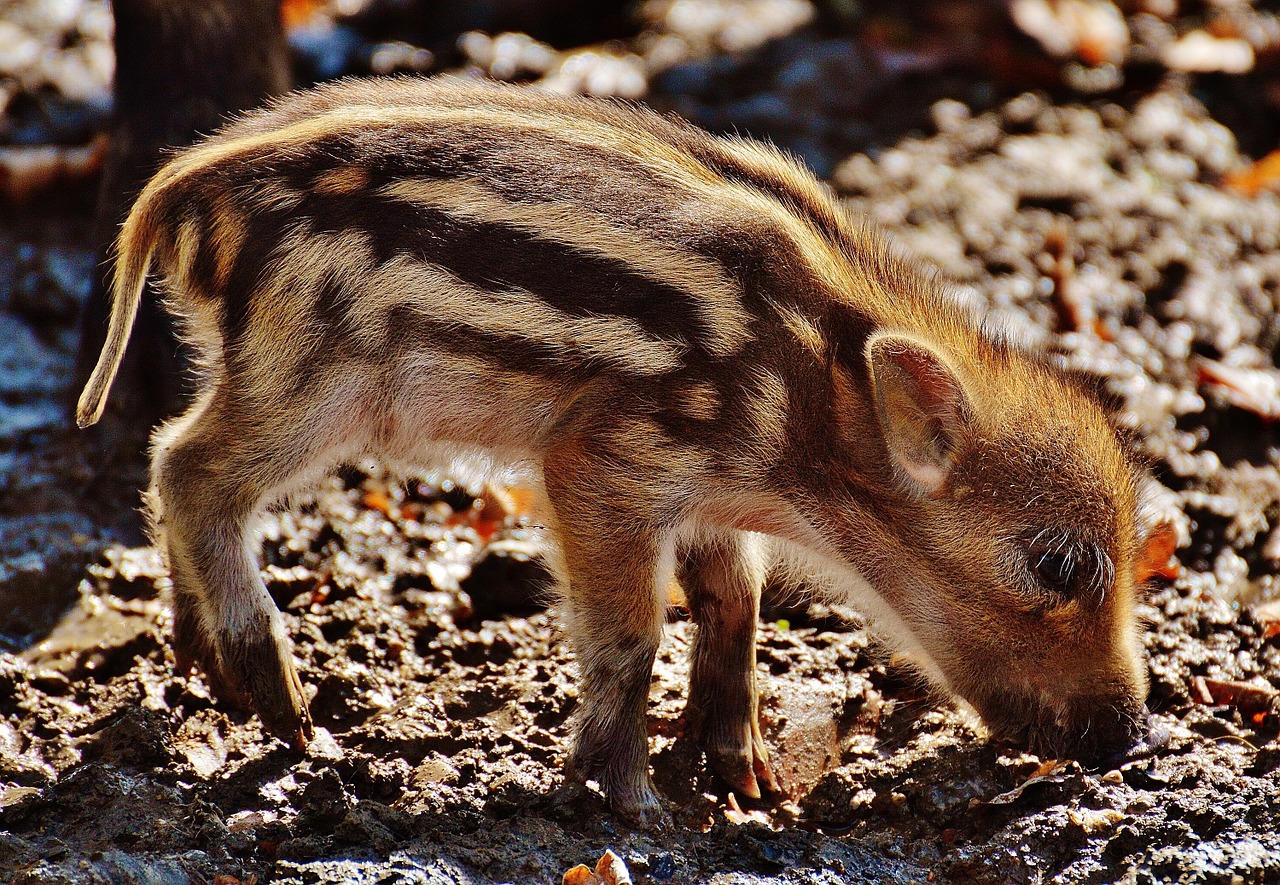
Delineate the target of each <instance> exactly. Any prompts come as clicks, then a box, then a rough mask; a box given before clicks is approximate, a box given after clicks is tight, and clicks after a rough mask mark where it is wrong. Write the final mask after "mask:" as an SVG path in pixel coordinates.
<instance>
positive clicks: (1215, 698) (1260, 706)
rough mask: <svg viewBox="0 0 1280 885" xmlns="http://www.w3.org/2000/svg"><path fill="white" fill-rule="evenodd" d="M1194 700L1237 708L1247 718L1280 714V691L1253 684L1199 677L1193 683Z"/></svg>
mask: <svg viewBox="0 0 1280 885" xmlns="http://www.w3.org/2000/svg"><path fill="white" fill-rule="evenodd" d="M1192 698H1193V699H1194V700H1196V701H1197V702H1199V703H1202V704H1205V705H1207V706H1208V705H1212V706H1216V707H1235V708H1236V709H1237V710H1239V711H1240V712H1241V713H1242V714H1244V715H1245V716H1251V717H1257V716H1259V715H1261V716H1265V715H1266V714H1268V713H1280V691H1276V690H1275V689H1274V688H1271V687H1270V686H1259V685H1254V684H1253V683H1251V682H1224V681H1221V680H1217V679H1206V678H1205V677H1203V676H1197V677H1196V678H1195V679H1194V680H1193V682H1192ZM1206 699H1207V700H1206Z"/></svg>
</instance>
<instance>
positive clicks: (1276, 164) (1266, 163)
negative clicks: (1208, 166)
mask: <svg viewBox="0 0 1280 885" xmlns="http://www.w3.org/2000/svg"><path fill="white" fill-rule="evenodd" d="M1222 183H1223V185H1225V186H1226V187H1227V188H1229V189H1231V190H1233V191H1235V192H1236V193H1239V194H1243V195H1244V196H1246V197H1256V196H1257V195H1258V194H1260V193H1261V192H1262V191H1264V190H1277V189H1280V150H1276V151H1272V152H1271V153H1269V154H1267V155H1266V156H1265V157H1263V158H1262V159H1260V160H1257V161H1255V162H1254V163H1253V165H1252V166H1250V167H1249V168H1247V169H1243V170H1241V171H1240V172H1232V173H1229V174H1228V175H1226V176H1225V177H1224V178H1223V179H1222Z"/></svg>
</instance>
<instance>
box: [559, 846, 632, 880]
mask: <svg viewBox="0 0 1280 885" xmlns="http://www.w3.org/2000/svg"><path fill="white" fill-rule="evenodd" d="M560 883H561V885H632V882H631V871H630V870H628V869H627V865H626V864H625V863H623V861H622V858H620V857H618V855H616V854H615V853H614V852H613V849H611V848H610V849H606V850H605V853H604V855H603V856H602V857H601V858H600V860H598V861H596V868H595V869H594V870H593V869H591V868H590V867H589V866H587V865H586V864H578V865H577V866H576V867H574V868H573V869H571V870H569V871H568V872H567V873H565V874H564V876H563V877H562V878H561V880H560Z"/></svg>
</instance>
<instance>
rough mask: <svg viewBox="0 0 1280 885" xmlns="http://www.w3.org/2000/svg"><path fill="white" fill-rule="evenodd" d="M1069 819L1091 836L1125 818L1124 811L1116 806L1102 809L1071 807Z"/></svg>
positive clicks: (1068, 814)
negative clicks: (1115, 807) (1118, 809)
mask: <svg viewBox="0 0 1280 885" xmlns="http://www.w3.org/2000/svg"><path fill="white" fill-rule="evenodd" d="M1067 820H1069V821H1070V822H1071V823H1073V824H1075V825H1076V826H1077V827H1079V828H1080V829H1082V830H1084V833H1085V835H1086V836H1089V835H1092V834H1093V833H1096V832H1098V831H1099V830H1105V829H1108V828H1110V827H1113V826H1115V825H1116V824H1118V823H1120V821H1122V820H1124V812H1122V811H1117V810H1116V809H1114V808H1104V809H1102V810H1100V811H1098V810H1094V809H1092V808H1080V809H1075V808H1069V809H1067Z"/></svg>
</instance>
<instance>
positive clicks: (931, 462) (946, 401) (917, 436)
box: [867, 333, 969, 497]
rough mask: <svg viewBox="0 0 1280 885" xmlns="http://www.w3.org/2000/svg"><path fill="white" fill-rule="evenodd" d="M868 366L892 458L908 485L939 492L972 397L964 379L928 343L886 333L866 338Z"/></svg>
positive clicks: (917, 491) (924, 494) (929, 493)
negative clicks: (957, 375) (961, 379)
mask: <svg viewBox="0 0 1280 885" xmlns="http://www.w3.org/2000/svg"><path fill="white" fill-rule="evenodd" d="M867 367H868V371H869V372H870V373H871V389H872V391H873V393H874V396H875V401H876V412H877V416H878V417H879V419H880V427H881V429H882V431H883V432H884V440H885V445H886V446H887V447H888V450H889V458H890V460H891V461H892V462H893V464H894V467H895V468H897V470H898V473H899V475H900V477H901V479H902V480H903V483H904V485H905V486H906V488H907V489H908V490H909V491H911V492H912V493H914V494H916V495H918V496H920V497H928V496H933V495H938V494H941V493H942V491H943V489H944V488H945V487H946V483H947V477H948V474H949V473H950V472H951V466H952V461H953V459H954V455H955V449H956V446H957V444H958V442H959V434H960V431H961V430H962V429H963V427H964V423H965V420H966V415H967V414H968V412H969V400H968V397H967V396H966V395H965V392H964V388H963V387H962V386H961V383H960V379H959V378H958V377H956V373H955V370H954V369H952V368H951V367H950V366H949V365H948V364H947V363H946V361H945V360H944V359H943V357H942V356H941V355H940V354H939V353H938V352H937V351H936V350H934V349H933V348H931V347H930V346H929V345H927V344H924V343H923V342H921V341H918V340H916V339H914V338H910V337H907V336H905V335H895V334H892V333H884V334H879V335H874V336H872V337H871V339H870V340H869V341H868V342H867Z"/></svg>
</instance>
